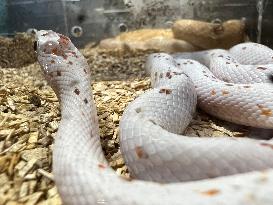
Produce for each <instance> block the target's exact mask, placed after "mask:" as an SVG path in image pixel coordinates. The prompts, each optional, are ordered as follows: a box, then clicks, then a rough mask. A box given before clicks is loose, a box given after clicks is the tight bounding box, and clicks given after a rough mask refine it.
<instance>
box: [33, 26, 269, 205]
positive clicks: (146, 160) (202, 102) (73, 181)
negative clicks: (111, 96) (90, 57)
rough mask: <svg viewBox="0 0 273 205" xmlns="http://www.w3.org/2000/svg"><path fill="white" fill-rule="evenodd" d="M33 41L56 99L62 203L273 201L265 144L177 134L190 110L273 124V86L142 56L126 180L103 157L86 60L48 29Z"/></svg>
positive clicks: (124, 121) (130, 118)
mask: <svg viewBox="0 0 273 205" xmlns="http://www.w3.org/2000/svg"><path fill="white" fill-rule="evenodd" d="M246 46H247V45H246ZM34 47H35V49H36V52H37V58H38V62H39V64H40V66H41V68H42V71H43V72H44V75H45V78H46V80H47V81H48V83H49V84H50V85H51V87H52V88H53V90H54V91H55V93H56V95H57V97H58V99H59V101H60V109H61V116H62V117H61V121H60V124H59V128H58V131H57V134H56V138H55V143H54V147H53V174H54V180H55V183H56V186H57V189H58V192H59V194H60V196H61V198H62V201H63V203H64V204H111V205H112V204H113V205H125V204H126V205H127V204H130V205H134V204H136V205H138V204H141V205H143V204H144V205H145V204H147V205H148V204H149V205H151V204H157V205H158V204H174V205H176V204H177V205H178V204H191V205H200V204H202V205H216V204H224V205H225V204H232V205H235V204H236V205H239V204H264V205H269V204H272V203H273V197H272V196H273V188H272V187H273V169H272V168H273V160H272V159H273V144H272V140H270V139H269V140H262V139H251V138H247V137H241V138H239V137H236V138H235V137H202V138H200V137H190V136H185V135H183V131H184V130H185V128H186V127H187V126H188V124H189V123H190V121H191V120H192V117H193V115H194V113H195V112H196V106H199V107H200V108H201V109H203V110H205V111H206V112H207V113H208V114H211V115H213V116H216V117H219V118H221V119H223V120H227V121H230V122H234V123H238V124H241V125H247V126H254V127H260V128H272V126H273V113H272V110H273V95H272V93H273V88H272V85H271V84H270V82H260V83H252V84H244V83H241V84H237V83H231V82H225V81H223V80H220V79H218V78H216V77H215V76H214V74H213V73H212V72H211V71H210V69H209V68H208V67H207V66H205V65H203V64H202V63H200V62H198V61H196V60H193V59H183V57H180V58H179V57H177V56H176V57H173V56H171V55H169V54H166V53H155V54H151V55H149V56H148V58H147V61H146V64H145V68H146V70H147V72H149V73H150V75H151V82H152V88H151V89H150V90H148V91H146V92H145V93H144V94H141V95H140V96H139V97H137V98H136V99H135V100H134V101H133V102H131V103H130V104H129V105H128V107H127V108H126V109H125V111H124V113H123V115H122V118H121V120H120V147H121V152H122V154H123V156H124V159H125V163H126V165H127V166H128V168H129V171H130V173H131V174H132V178H130V179H128V178H124V177H122V176H118V175H117V174H116V173H115V171H114V170H113V169H112V168H111V167H110V166H109V164H108V162H107V160H106V159H105V157H104V154H103V151H102V147H101V144H100V138H99V126H98V117H97V112H96V106H95V102H94V100H93V95H92V89H91V79H90V76H91V73H90V69H89V65H88V63H87V61H86V59H85V57H84V56H83V55H82V54H81V53H80V51H79V50H78V49H77V48H76V47H75V46H74V45H73V43H72V42H71V40H70V39H69V38H68V37H66V36H64V35H62V34H59V33H56V32H54V31H51V30H40V31H38V32H37V34H36V41H35V46H34ZM257 52H258V51H257ZM239 54H240V52H239ZM271 54H272V53H271ZM219 55H221V54H219ZM196 56H198V54H196ZM270 57H271V56H270Z"/></svg>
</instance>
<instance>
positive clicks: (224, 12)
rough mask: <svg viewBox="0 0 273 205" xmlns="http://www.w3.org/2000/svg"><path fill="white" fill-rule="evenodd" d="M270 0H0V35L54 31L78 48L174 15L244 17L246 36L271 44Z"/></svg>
mask: <svg viewBox="0 0 273 205" xmlns="http://www.w3.org/2000/svg"><path fill="white" fill-rule="evenodd" d="M272 11H273V0H20V1H18V0H1V1H0V35H1V36H13V35H14V34H15V33H16V32H26V31H29V32H31V29H33V28H35V29H53V30H56V31H58V32H60V33H63V34H65V35H68V36H69V37H71V38H72V40H73V42H74V43H75V44H76V45H77V46H81V47H82V46H84V45H85V44H86V43H88V42H91V41H94V42H97V41H100V40H101V39H104V38H108V37H112V36H116V35H118V34H119V33H121V32H126V31H131V30H136V29H140V28H170V27H171V26H172V24H173V22H174V21H175V20H177V19H185V18H186V19H196V20H203V21H207V22H212V21H215V20H217V21H219V20H220V21H225V20H229V19H243V20H244V21H245V23H246V33H247V35H248V37H249V38H250V40H252V41H254V42H261V43H263V44H265V45H268V46H270V47H271V48H272V47H273V29H272V28H271V24H272V22H273V12H272Z"/></svg>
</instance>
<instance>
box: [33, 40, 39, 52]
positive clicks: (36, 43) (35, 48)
mask: <svg viewBox="0 0 273 205" xmlns="http://www.w3.org/2000/svg"><path fill="white" fill-rule="evenodd" d="M37 47H38V42H37V41H34V43H33V49H34V51H37Z"/></svg>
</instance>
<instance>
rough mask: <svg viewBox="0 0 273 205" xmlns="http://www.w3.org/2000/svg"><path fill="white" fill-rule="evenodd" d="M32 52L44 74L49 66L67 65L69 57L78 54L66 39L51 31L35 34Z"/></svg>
mask: <svg viewBox="0 0 273 205" xmlns="http://www.w3.org/2000/svg"><path fill="white" fill-rule="evenodd" d="M34 50H35V51H36V53H37V55H38V61H39V63H40V64H41V66H42V67H43V68H44V71H45V72H47V70H46V69H47V68H49V66H50V65H52V64H63V63H67V60H68V57H69V56H71V55H72V56H73V55H74V56H76V55H77V53H78V50H77V49H76V48H75V46H74V45H73V44H72V42H71V41H70V39H69V38H68V37H66V36H64V35H62V34H59V33H56V32H54V31H51V30H48V31H45V30H41V31H38V32H37V33H36V41H35V43H34ZM48 72H49V71H48Z"/></svg>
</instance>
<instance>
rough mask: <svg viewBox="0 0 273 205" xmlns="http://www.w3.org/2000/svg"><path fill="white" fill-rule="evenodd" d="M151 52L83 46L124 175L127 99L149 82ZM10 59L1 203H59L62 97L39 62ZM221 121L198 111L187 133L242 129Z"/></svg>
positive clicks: (5, 75)
mask: <svg viewBox="0 0 273 205" xmlns="http://www.w3.org/2000/svg"><path fill="white" fill-rule="evenodd" d="M17 43H20V42H17ZM24 43H25V41H23V42H22V44H24ZM17 46H18V45H17ZM29 46H30V47H31V46H32V45H29ZM9 49H10V48H9ZM151 52H153V51H147V52H144V51H141V52H131V53H130V52H125V53H124V52H123V53H122V52H106V51H102V50H98V49H93V48H92V49H91V48H88V49H85V50H83V53H84V55H85V56H86V58H87V59H88V62H89V64H90V67H91V70H92V78H93V84H92V88H93V93H94V96H95V101H96V104H97V109H98V115H99V123H100V136H101V143H102V147H103V150H104V152H105V156H106V158H107V159H108V161H109V163H110V165H111V166H112V167H113V168H114V169H115V170H116V172H117V174H119V175H123V176H125V177H129V173H128V171H127V168H126V166H125V165H124V161H123V159H122V157H121V154H120V150H119V134H118V132H119V130H118V124H119V120H120V117H121V115H122V112H123V110H124V108H125V107H126V106H127V104H128V103H129V102H131V101H132V100H133V99H135V98H136V97H137V96H139V95H140V94H142V93H143V92H144V91H145V90H147V89H148V88H149V87H150V80H149V77H147V76H146V75H145V72H144V68H143V66H144V61H145V58H146V56H147V55H148V54H149V53H151ZM26 53H27V52H26ZM26 53H23V56H17V58H19V59H17V60H16V59H14V61H16V62H20V58H25V55H26ZM31 55H32V54H31ZM0 59H2V60H3V56H0ZM4 60H5V59H4ZM32 60H33V62H34V61H35V59H32ZM22 62H23V63H22V64H23V65H24V61H22ZM6 63H7V65H5V67H9V68H1V69H0V77H1V81H0V204H7V205H13V204H27V205H34V204H40V205H41V204H54V205H56V204H61V200H60V198H59V195H58V193H57V189H56V186H55V184H54V178H53V174H52V144H53V142H54V137H55V136H56V132H57V129H58V123H59V121H60V118H61V117H60V110H59V103H58V100H57V98H56V96H55V94H54V92H53V90H52V89H51V88H50V87H49V86H48V85H47V83H46V81H45V79H44V77H43V74H42V72H41V69H40V67H39V65H38V63H37V62H35V63H33V64H30V65H28V66H19V65H18V66H17V67H12V65H14V64H12V63H11V65H8V62H6ZM222 124H223V123H222V122H221V121H218V120H215V119H212V118H210V117H208V116H207V115H206V114H198V115H197V116H196V117H195V119H194V120H193V122H192V123H191V126H190V127H189V128H188V129H187V132H186V133H187V134H188V135H191V136H220V135H224V136H232V137H234V136H235V135H237V134H242V132H241V131H242V130H240V131H239V132H236V130H235V131H234V130H233V131H231V130H232V129H229V127H227V128H228V129H226V128H225V127H224V126H223V125H222ZM225 126H226V125H225ZM243 131H244V130H243Z"/></svg>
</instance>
